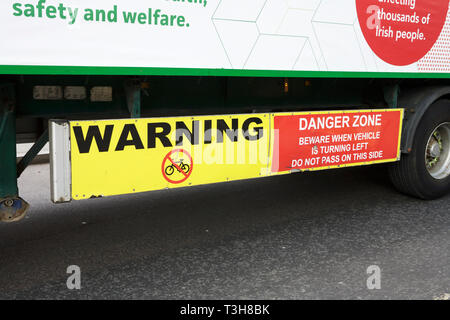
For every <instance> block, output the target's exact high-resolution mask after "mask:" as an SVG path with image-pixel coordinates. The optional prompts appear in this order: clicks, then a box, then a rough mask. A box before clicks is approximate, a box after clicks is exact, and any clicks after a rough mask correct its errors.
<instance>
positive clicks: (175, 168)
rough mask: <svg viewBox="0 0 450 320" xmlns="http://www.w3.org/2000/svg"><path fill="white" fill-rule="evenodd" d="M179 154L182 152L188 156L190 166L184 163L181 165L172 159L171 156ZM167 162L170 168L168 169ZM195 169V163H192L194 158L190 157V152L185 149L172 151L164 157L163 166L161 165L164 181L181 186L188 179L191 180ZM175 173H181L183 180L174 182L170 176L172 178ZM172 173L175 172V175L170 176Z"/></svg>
mask: <svg viewBox="0 0 450 320" xmlns="http://www.w3.org/2000/svg"><path fill="white" fill-rule="evenodd" d="M177 152H180V153H183V154H184V155H186V156H187V158H188V159H189V164H186V163H183V162H181V163H177V162H175V161H174V160H173V159H172V158H171V156H172V155H173V154H174V153H177ZM167 162H169V166H168V167H166V163H167ZM193 168H194V162H193V161H192V156H191V155H190V153H189V152H187V151H186V150H184V149H175V150H172V151H170V152H169V153H168V154H167V155H166V156H165V157H164V160H163V162H162V165H161V171H162V174H163V177H164V179H166V180H167V181H168V182H170V183H173V184H180V183H183V182H185V181H186V180H187V179H189V177H190V176H191V174H192V170H193ZM168 169H169V170H168ZM175 171H177V172H179V173H180V174H181V175H182V176H183V178H182V179H181V180H174V179H171V178H169V176H171V175H172V174H173V173H174V172H175ZM186 171H187V172H186ZM170 172H173V173H172V174H168V173H170Z"/></svg>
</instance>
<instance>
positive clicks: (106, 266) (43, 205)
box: [0, 165, 450, 299]
mask: <svg viewBox="0 0 450 320" xmlns="http://www.w3.org/2000/svg"><path fill="white" fill-rule="evenodd" d="M48 180H49V178H48V165H36V166H32V167H31V168H29V169H27V171H26V172H25V174H24V176H23V177H22V178H21V179H20V188H21V195H22V196H23V197H24V198H25V199H26V200H28V201H29V202H30V203H31V204H32V209H31V210H30V212H29V215H28V216H27V217H26V219H25V220H23V221H22V222H19V223H16V224H0V275H1V276H0V299H16V298H25V299H50V298H56V299H67V298H75V299H78V298H81V299H85V298H87V299H109V298H120V299H122V298H123V299H436V298H439V297H441V298H444V299H448V298H449V295H448V293H450V232H449V231H450V196H447V197H446V198H444V199H441V200H437V201H433V202H423V201H419V200H416V199H412V198H409V197H407V196H404V195H401V194H398V193H397V192H396V191H395V190H393V189H392V187H391V186H390V184H389V182H388V180H387V177H386V172H385V170H384V168H383V167H375V168H353V169H345V170H336V171H328V172H319V173H311V174H295V175H290V176H283V177H274V178H266V179H263V180H252V181H243V182H233V183H226V184H217V185H212V186H201V187H194V188H190V189H183V190H176V191H161V192H153V193H147V194H139V195H131V196H124V197H114V198H102V199H94V200H87V201H81V202H72V203H69V204H62V205H53V204H51V203H50V201H49V182H48ZM69 265H78V266H79V267H80V268H81V285H82V288H81V290H76V291H71V290H68V289H67V286H66V280H67V277H68V276H69V275H68V274H66V270H67V267H68V266H69ZM371 265H377V266H379V267H380V268H381V289H380V290H368V288H367V285H366V281H367V277H368V275H367V268H368V267H369V266H371ZM445 294H447V295H445Z"/></svg>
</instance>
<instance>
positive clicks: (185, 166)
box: [181, 163, 191, 173]
mask: <svg viewBox="0 0 450 320" xmlns="http://www.w3.org/2000/svg"><path fill="white" fill-rule="evenodd" d="M181 170H183V171H184V173H189V170H191V167H189V165H188V164H184V163H183V165H182V166H181Z"/></svg>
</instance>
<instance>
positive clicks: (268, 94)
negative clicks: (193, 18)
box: [0, 75, 450, 221]
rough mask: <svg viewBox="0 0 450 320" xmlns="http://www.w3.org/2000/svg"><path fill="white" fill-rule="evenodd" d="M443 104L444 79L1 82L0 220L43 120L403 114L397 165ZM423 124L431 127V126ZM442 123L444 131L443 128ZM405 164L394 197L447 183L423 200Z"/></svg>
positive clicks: (43, 133)
mask: <svg viewBox="0 0 450 320" xmlns="http://www.w3.org/2000/svg"><path fill="white" fill-rule="evenodd" d="M449 101H450V79H445V78H444V79H395V78H394V79H381V78H357V79H356V78H347V79H346V78H308V79H307V78H258V77H187V76H186V77H172V76H166V77H164V76H154V77H139V76H137V77H131V76H81V75H80V76H52V75H24V76H2V77H0V220H2V221H14V220H18V219H20V218H21V217H23V215H24V214H25V211H26V209H27V208H28V205H27V204H26V202H25V201H23V200H22V199H21V198H20V197H19V190H18V188H17V178H18V177H19V176H20V175H21V174H22V172H23V171H24V170H25V169H26V167H27V166H28V165H29V164H30V163H31V161H32V160H33V158H34V157H35V156H36V155H37V153H38V152H39V151H40V149H41V148H42V147H43V146H44V145H45V144H46V143H47V142H48V140H49V133H48V121H49V120H50V119H58V120H94V119H122V118H123V119H125V118H141V117H173V116H194V115H216V114H221V115H226V114H248V113H273V112H291V111H327V110H358V109H390V108H392V109H394V108H403V109H405V119H404V126H403V133H402V143H401V151H402V156H404V157H405V158H408V157H409V158H412V157H413V156H414V152H415V151H416V150H415V148H418V145H417V143H418V142H417V140H418V139H417V135H418V134H420V135H422V134H423V132H421V131H418V130H424V129H423V128H421V124H423V121H424V120H423V119H424V118H425V119H426V118H427V117H428V118H430V117H431V116H430V115H429V114H430V112H431V111H430V110H433V108H435V110H438V111H439V112H440V113H439V114H440V117H441V118H442V117H444V118H445V117H447V118H449V115H450V103H449ZM442 110H444V111H442ZM431 118H433V117H431ZM442 120H445V119H442ZM427 121H429V122H430V123H431V122H432V121H434V120H433V119H431V120H430V119H429V120H427ZM442 123H443V124H444V125H445V124H446V123H447V122H446V121H443V122H442ZM444 129H445V128H444ZM445 130H446V129H445ZM24 142H27V143H34V147H33V148H32V149H31V150H30V152H29V153H28V154H27V155H26V156H25V157H24V158H23V159H22V160H21V162H19V163H18V162H17V158H16V144H17V143H24ZM429 144H430V142H429V141H428V144H427V148H428V147H429V148H431V149H433V148H434V149H433V150H431V149H430V150H431V151H430V152H431V153H432V152H437V151H439V150H438V149H439V148H437V149H436V146H435V145H430V146H428V145H429ZM441 147H442V141H441ZM442 148H443V147H442ZM425 151H426V150H425ZM441 151H445V150H440V152H441ZM420 152H423V150H420ZM414 157H415V156H414ZM407 161H410V160H405V161H404V160H402V161H400V162H399V163H396V164H394V165H392V167H393V169H392V170H391V171H392V174H391V175H392V177H393V178H392V180H393V182H394V184H395V185H396V186H397V187H398V188H399V189H400V191H403V192H405V193H408V194H411V195H414V196H418V197H420V198H425V199H431V198H434V197H437V196H439V195H442V194H443V193H445V192H447V191H448V188H449V185H450V184H449V177H448V176H445V177H444V179H439V180H441V184H442V186H440V188H438V189H439V190H436V192H432V193H430V194H427V193H426V192H424V191H423V190H422V189H423V187H420V186H419V187H414V186H412V184H417V179H419V178H417V179H416V180H414V177H409V178H408V175H411V172H410V171H411V170H412V169H411V164H408V163H406V164H403V162H407ZM446 165H447V164H446V163H444V166H446ZM406 167H407V168H410V169H405V168H406ZM444 169H445V168H444ZM447 169H450V168H447ZM420 179H422V178H420ZM420 179H419V180H420ZM442 181H444V182H442ZM424 185H425V186H426V187H427V188H429V186H428V185H427V183H425V182H424Z"/></svg>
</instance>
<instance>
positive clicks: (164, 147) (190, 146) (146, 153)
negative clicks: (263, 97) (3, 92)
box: [70, 114, 270, 200]
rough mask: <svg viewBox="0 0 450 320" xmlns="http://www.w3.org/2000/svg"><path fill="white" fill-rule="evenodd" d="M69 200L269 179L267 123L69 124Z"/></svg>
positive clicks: (254, 117)
mask: <svg viewBox="0 0 450 320" xmlns="http://www.w3.org/2000/svg"><path fill="white" fill-rule="evenodd" d="M70 130H71V132H70V139H71V166H72V198H73V199H75V200H79V199H87V198H91V197H99V196H111V195H119V194H129V193H137V192H145V191H152V190H161V189H165V188H176V187H184V186H192V185H201V184H209V183H216V182H224V181H233V180H241V179H250V178H257V177H261V176H267V175H268V174H269V171H268V170H269V167H270V163H269V162H270V161H269V156H268V155H269V154H270V152H269V149H270V144H269V141H270V115H269V114H250V115H225V116H196V117H174V118H152V119H125V120H124V119H122V120H101V121H71V122H70Z"/></svg>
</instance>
